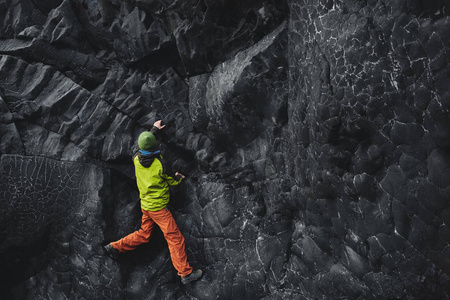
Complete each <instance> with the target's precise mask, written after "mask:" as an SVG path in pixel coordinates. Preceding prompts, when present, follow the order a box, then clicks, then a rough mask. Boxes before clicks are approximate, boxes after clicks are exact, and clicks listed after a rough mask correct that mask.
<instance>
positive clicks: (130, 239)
mask: <svg viewBox="0 0 450 300" xmlns="http://www.w3.org/2000/svg"><path fill="white" fill-rule="evenodd" d="M155 223H156V224H157V225H158V226H159V228H161V231H162V232H163V233H164V237H165V238H166V241H167V244H168V245H169V251H170V258H171V259H172V263H173V266H174V267H175V269H176V270H177V271H178V275H180V276H187V275H189V274H191V273H192V268H191V266H190V265H189V263H188V261H187V256H186V251H185V250H184V237H183V235H182V234H181V232H180V230H179V229H178V226H177V223H175V219H174V218H173V216H172V214H171V213H170V211H169V210H168V209H167V208H163V209H161V210H158V211H147V210H143V209H142V224H141V229H139V230H137V231H135V232H133V233H130V234H129V235H127V236H126V237H124V238H122V239H120V240H118V241H117V242H113V243H111V246H113V247H114V248H115V249H117V250H118V251H119V252H120V253H123V252H126V251H130V250H133V249H136V247H137V246H139V245H141V244H143V243H146V242H148V241H149V240H150V237H151V235H152V232H153V226H154V225H155Z"/></svg>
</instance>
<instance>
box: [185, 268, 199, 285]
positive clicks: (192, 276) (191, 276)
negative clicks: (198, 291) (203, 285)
mask: <svg viewBox="0 0 450 300" xmlns="http://www.w3.org/2000/svg"><path fill="white" fill-rule="evenodd" d="M202 274H203V272H202V270H197V271H193V272H192V273H191V274H189V275H188V276H184V277H181V282H182V283H183V284H188V283H189V282H192V281H195V280H198V279H200V277H202Z"/></svg>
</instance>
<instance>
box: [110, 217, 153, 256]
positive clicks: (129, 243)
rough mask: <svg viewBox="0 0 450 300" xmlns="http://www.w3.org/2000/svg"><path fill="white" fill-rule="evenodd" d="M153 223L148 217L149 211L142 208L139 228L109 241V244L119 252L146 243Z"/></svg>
mask: <svg viewBox="0 0 450 300" xmlns="http://www.w3.org/2000/svg"><path fill="white" fill-rule="evenodd" d="M154 225H155V222H154V221H153V220H152V218H151V217H150V215H149V212H148V211H146V210H142V223H141V228H140V229H139V230H137V231H135V232H133V233H130V234H129V235H127V236H126V237H124V238H121V239H120V240H118V241H116V242H113V243H111V246H113V248H115V249H117V250H119V252H120V253H123V252H126V251H130V250H134V249H136V247H137V246H139V245H141V244H144V243H147V242H148V241H149V240H150V237H151V235H152V232H153V226H154Z"/></svg>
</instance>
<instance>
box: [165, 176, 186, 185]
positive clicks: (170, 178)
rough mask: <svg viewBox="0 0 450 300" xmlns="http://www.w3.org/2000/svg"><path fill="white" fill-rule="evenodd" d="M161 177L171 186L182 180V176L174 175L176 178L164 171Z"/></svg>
mask: <svg viewBox="0 0 450 300" xmlns="http://www.w3.org/2000/svg"><path fill="white" fill-rule="evenodd" d="M161 177H162V178H164V180H165V181H166V182H167V183H168V184H169V185H171V186H177V185H179V184H180V183H181V181H183V177H181V176H175V178H177V177H178V178H177V179H175V178H173V177H171V176H169V175H167V174H165V173H163V174H162V176H161Z"/></svg>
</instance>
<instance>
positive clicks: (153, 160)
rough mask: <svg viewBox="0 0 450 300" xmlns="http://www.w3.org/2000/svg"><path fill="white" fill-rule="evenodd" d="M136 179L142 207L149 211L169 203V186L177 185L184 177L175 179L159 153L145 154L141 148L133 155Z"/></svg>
mask: <svg viewBox="0 0 450 300" xmlns="http://www.w3.org/2000/svg"><path fill="white" fill-rule="evenodd" d="M133 162H134V168H135V173H136V181H137V186H138V189H139V194H140V198H141V208H142V209H143V210H148V211H158V210H161V209H163V208H165V207H166V206H167V203H169V198H170V192H169V186H176V185H179V184H180V183H181V181H182V180H183V178H182V177H181V176H177V177H178V178H177V179H175V178H173V177H171V176H169V175H167V174H166V170H165V169H166V168H165V167H164V166H163V165H164V161H163V158H162V156H161V155H160V154H159V151H158V153H156V154H154V155H147V156H145V155H143V154H142V153H141V152H139V150H138V151H137V152H136V154H135V155H134V157H133Z"/></svg>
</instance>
